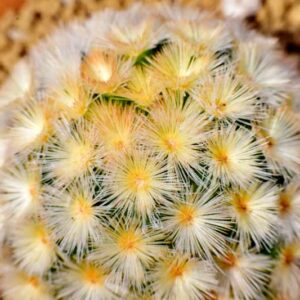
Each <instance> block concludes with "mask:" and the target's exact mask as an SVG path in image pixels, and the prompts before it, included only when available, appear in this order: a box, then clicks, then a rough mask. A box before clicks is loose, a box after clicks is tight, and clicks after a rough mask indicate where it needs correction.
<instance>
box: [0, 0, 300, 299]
mask: <svg viewBox="0 0 300 300" xmlns="http://www.w3.org/2000/svg"><path fill="white" fill-rule="evenodd" d="M281 59H282V58H281V57H280V56H279V54H278V52H277V49H276V44H274V43H273V41H270V40H268V39H265V38H263V37H261V36H259V35H257V34H256V33H253V32H249V31H248V30H246V29H245V28H243V26H241V24H236V23H235V22H232V21H229V22H226V21H220V20H215V19H214V18H213V17H212V16H211V15H208V14H205V13H202V12H199V11H197V10H194V9H193V10H192V9H190V8H188V7H181V6H143V5H134V6H132V7H131V8H130V9H128V10H126V11H121V12H116V11H111V10H107V11H104V12H101V13H99V15H95V16H93V17H91V19H90V20H88V21H85V22H84V23H76V24H71V25H70V26H68V27H66V28H64V29H60V30H58V31H57V32H56V33H55V34H54V35H53V36H52V37H50V38H48V40H46V41H43V42H42V43H41V44H40V45H39V46H38V47H37V48H36V49H33V51H32V53H31V54H30V56H29V58H28V60H27V61H22V62H20V64H19V65H17V66H16V71H15V72H14V77H13V78H11V79H9V80H8V82H7V83H6V84H5V85H4V86H3V88H2V89H3V93H1V95H7V96H6V97H5V98H3V99H2V98H0V100H1V102H0V107H1V113H0V117H1V125H2V126H3V130H1V132H0V133H1V136H0V152H1V153H2V154H3V155H2V156H3V158H1V160H0V164H1V166H0V168H1V169H0V172H1V174H0V178H1V179H0V226H2V228H1V230H2V232H3V233H2V234H1V236H0V243H1V256H2V259H1V260H0V282H1V283H0V290H1V292H2V294H3V299H4V300H15V299H23V300H51V299H65V300H68V299H70V300H114V299H124V300H137V299H153V300H260V299H261V300H267V299H270V300H272V299H273V300H275V299H277V300H279V299H280V300H298V299H299V298H300V265H299V262H300V186H299V183H298V180H299V176H300V125H299V124H300V120H299V114H298V112H297V111H296V109H295V107H296V106H297V103H296V102H297V101H299V99H297V94H296V93H295V84H296V83H295V82H296V81H295V79H294V73H293V70H292V69H291V68H289V67H288V66H286V65H283V63H282V61H281ZM16 74H19V77H18V76H16Z"/></svg>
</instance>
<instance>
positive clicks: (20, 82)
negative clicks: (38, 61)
mask: <svg viewBox="0 0 300 300" xmlns="http://www.w3.org/2000/svg"><path fill="white" fill-rule="evenodd" d="M32 77H33V76H32V70H31V67H30V65H29V63H28V61H26V60H21V61H20V62H19V63H17V64H16V66H15V67H14V68H13V70H12V72H11V75H10V77H9V78H8V79H7V80H6V81H5V82H4V83H3V85H2V87H1V89H0V107H1V108H2V107H5V106H6V105H9V104H14V102H15V101H17V100H21V101H23V100H24V97H25V98H26V97H27V96H29V95H30V93H31V90H32V89H33V82H32V80H33V78H32Z"/></svg>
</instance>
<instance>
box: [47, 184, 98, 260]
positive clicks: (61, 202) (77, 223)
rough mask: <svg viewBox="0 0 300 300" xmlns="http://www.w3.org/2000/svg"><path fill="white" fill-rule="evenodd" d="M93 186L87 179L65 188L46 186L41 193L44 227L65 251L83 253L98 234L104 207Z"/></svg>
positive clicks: (96, 238) (79, 254) (80, 254)
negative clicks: (42, 194) (45, 191)
mask: <svg viewBox="0 0 300 300" xmlns="http://www.w3.org/2000/svg"><path fill="white" fill-rule="evenodd" d="M93 189H94V187H93V186H92V183H91V182H90V181H89V180H88V179H82V180H79V181H78V182H76V183H73V184H72V185H70V186H69V188H68V190H67V191H62V192H61V191H60V190H59V189H57V188H53V187H48V190H47V193H46V194H45V196H44V198H45V201H44V206H45V212H44V218H45V221H46V223H47V226H48V227H49V229H50V230H51V232H53V233H54V237H55V239H56V241H58V242H59V246H60V247H61V249H63V250H65V251H66V252H67V253H68V254H71V253H74V252H76V254H77V255H78V256H82V255H83V254H84V252H85V251H86V249H87V248H88V246H89V245H90V244H94V243H95V242H97V241H99V239H100V237H101V232H102V225H101V223H103V220H102V218H103V215H104V208H103V207H101V205H100V204H99V202H100V201H101V200H102V199H101V194H99V195H98V196H94V190H93ZM101 220H102V221H101Z"/></svg>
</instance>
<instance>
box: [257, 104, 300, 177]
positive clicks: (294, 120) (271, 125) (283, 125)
mask: <svg viewBox="0 0 300 300" xmlns="http://www.w3.org/2000/svg"><path fill="white" fill-rule="evenodd" d="M299 131H300V126H299V115H296V114H294V112H292V111H290V110H288V109H286V108H280V109H278V110H276V111H271V112H270V113H269V115H268V117H266V118H265V119H264V120H263V122H262V123H261V124H259V126H258V128H257V134H258V136H259V137H260V138H262V139H264V143H263V150H264V154H265V156H266V158H267V160H268V162H269V164H270V166H271V168H272V169H273V171H274V172H275V173H277V172H283V173H285V172H284V169H286V170H287V171H293V172H295V173H298V172H299V170H300V151H299V149H300V133H299Z"/></svg>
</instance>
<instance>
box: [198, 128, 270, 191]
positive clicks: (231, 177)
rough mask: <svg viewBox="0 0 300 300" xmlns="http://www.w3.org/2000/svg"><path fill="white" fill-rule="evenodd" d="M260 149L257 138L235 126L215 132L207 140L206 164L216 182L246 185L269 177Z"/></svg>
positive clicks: (204, 160) (204, 157)
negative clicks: (260, 155) (260, 156)
mask: <svg viewBox="0 0 300 300" xmlns="http://www.w3.org/2000/svg"><path fill="white" fill-rule="evenodd" d="M259 153H260V147H259V144H258V142H256V141H255V140H254V135H253V134H252V133H251V132H249V131H247V130H246V129H242V128H240V129H237V128H236V127H235V126H229V127H222V128H221V129H220V130H218V131H213V132H212V133H211V136H210V137H209V138H208V140H207V141H206V151H205V153H204V156H203V162H204V163H205V164H206V165H207V166H208V174H210V176H212V180H214V181H218V182H220V183H221V184H229V183H232V184H237V185H240V186H245V185H246V184H247V183H249V182H251V181H252V180H253V179H254V178H266V176H267V175H266V173H265V171H264V170H263V165H262V162H260V161H259V159H258V155H259Z"/></svg>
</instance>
